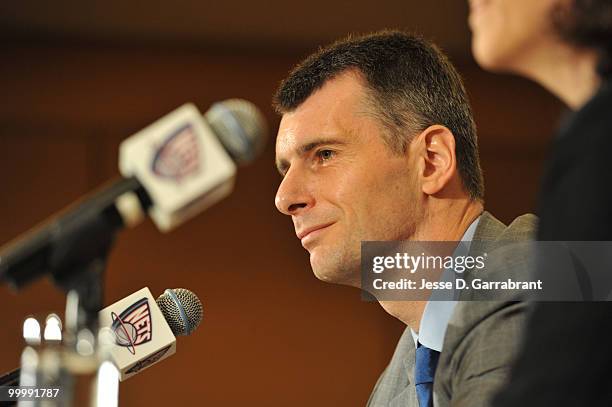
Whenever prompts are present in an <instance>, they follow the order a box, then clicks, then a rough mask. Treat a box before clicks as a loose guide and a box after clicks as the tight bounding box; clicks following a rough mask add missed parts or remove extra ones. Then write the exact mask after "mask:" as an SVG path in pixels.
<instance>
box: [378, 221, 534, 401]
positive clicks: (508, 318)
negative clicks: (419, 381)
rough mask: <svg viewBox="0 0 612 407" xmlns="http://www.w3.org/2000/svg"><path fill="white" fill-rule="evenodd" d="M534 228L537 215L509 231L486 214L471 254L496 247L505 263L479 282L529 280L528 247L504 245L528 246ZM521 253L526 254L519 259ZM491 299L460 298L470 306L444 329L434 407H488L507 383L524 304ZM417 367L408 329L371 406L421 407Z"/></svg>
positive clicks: (476, 294) (483, 296) (496, 264)
mask: <svg viewBox="0 0 612 407" xmlns="http://www.w3.org/2000/svg"><path fill="white" fill-rule="evenodd" d="M535 227H536V217H535V216H533V215H523V216H520V217H518V218H517V219H515V220H514V222H512V224H511V225H510V226H507V227H506V226H505V225H504V224H503V223H501V222H500V221H499V220H497V219H495V218H494V217H493V216H492V215H491V214H490V213H488V212H484V213H483V214H482V216H481V218H480V222H479V223H478V227H477V229H476V233H475V235H474V239H473V243H472V245H471V247H470V251H473V250H474V246H478V243H477V242H485V244H491V243H494V242H498V243H500V244H499V245H498V246H499V250H498V251H497V254H498V255H497V256H495V257H496V258H498V259H499V258H501V259H502V260H501V261H499V260H498V261H497V262H493V263H487V267H486V269H485V270H479V271H478V274H479V277H482V276H483V275H486V277H487V278H489V279H495V278H496V277H495V276H496V275H502V276H503V275H508V273H512V276H513V278H517V279H525V280H526V279H527V278H528V277H527V276H528V274H527V273H528V270H527V269H528V267H527V265H526V261H527V260H526V257H527V256H526V250H527V249H526V247H522V246H518V247H517V246H514V247H509V245H507V244H506V242H521V241H522V242H527V241H528V240H530V239H531V238H532V237H533V235H534V232H535ZM501 242H504V244H501ZM487 247H489V246H487ZM490 247H491V248H494V247H493V246H490ZM480 249H481V250H482V248H480ZM506 249H508V250H506ZM523 249H524V250H525V253H521V251H522V250H523ZM504 250H506V251H507V253H504ZM523 262H525V264H523ZM482 273H486V274H482ZM517 273H518V274H519V275H517ZM474 274H476V272H473V273H467V272H466V276H465V278H466V280H467V281H469V280H470V279H471V278H475V277H476V276H475V275H474ZM487 295H490V293H489V294H487V293H482V294H481V292H480V291H476V290H474V291H471V292H465V291H464V292H462V295H461V297H460V299H461V300H466V299H469V300H472V301H460V302H459V303H458V304H457V306H456V308H455V311H454V312H453V316H452V317H451V320H450V321H449V324H448V327H447V329H446V334H445V337H444V346H443V349H442V353H441V354H440V359H439V362H438V368H437V370H436V376H435V379H434V406H436V407H446V406H451V405H452V406H453V407H457V406H461V407H479V406H488V405H490V400H491V398H492V396H493V395H494V394H495V392H496V390H497V389H498V388H499V387H500V386H501V385H503V384H504V383H505V381H506V379H507V376H508V373H509V367H510V364H511V362H512V360H513V358H514V355H515V354H516V351H517V350H518V347H519V345H520V337H521V334H520V330H521V329H522V325H523V322H524V319H525V316H526V315H525V312H526V304H525V303H523V302H517V301H516V300H517V298H513V297H510V296H509V297H508V298H506V299H504V301H500V300H499V297H495V298H494V299H495V301H490V300H492V299H493V298H486V296H487ZM414 361H415V346H414V340H413V338H412V334H411V332H410V328H407V329H406V330H405V331H404V333H403V335H402V337H401V338H400V340H399V343H398V344H397V347H396V349H395V353H394V354H393V357H392V359H391V362H390V363H389V365H388V366H387V368H386V369H385V371H384V372H383V373H382V375H381V376H380V378H379V379H378V382H377V383H376V386H375V387H374V390H373V392H372V395H371V396H370V400H369V401H368V406H369V407H387V406H389V407H399V406H402V407H404V406H410V407H419V404H418V401H417V398H416V390H415V387H414V380H413V379H414Z"/></svg>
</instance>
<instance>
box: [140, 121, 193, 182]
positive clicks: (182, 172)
mask: <svg viewBox="0 0 612 407" xmlns="http://www.w3.org/2000/svg"><path fill="white" fill-rule="evenodd" d="M151 169H152V171H153V173H154V174H155V175H157V176H159V177H162V178H170V179H172V180H174V181H176V182H181V181H182V180H183V179H184V178H185V177H187V176H189V175H193V174H196V173H197V172H198V171H199V169H200V149H199V145H198V137H197V135H196V133H195V131H194V129H193V126H192V125H191V124H186V125H184V126H182V127H180V128H179V129H178V130H176V131H175V132H173V133H172V134H170V136H168V138H166V140H165V141H164V142H163V143H162V144H161V146H159V147H158V148H157V151H156V152H155V155H154V157H153V163H152V168H151Z"/></svg>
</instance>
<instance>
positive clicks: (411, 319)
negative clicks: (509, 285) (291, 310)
mask: <svg viewBox="0 0 612 407" xmlns="http://www.w3.org/2000/svg"><path fill="white" fill-rule="evenodd" d="M275 106H276V109H277V111H278V112H279V113H280V114H281V115H282V119H281V123H280V127H279V131H278V136H277V142H276V156H277V158H276V160H277V167H278V169H279V171H280V173H281V175H282V176H283V180H282V182H281V184H280V186H279V188H278V192H277V195H276V206H277V208H278V210H279V211H281V212H282V213H284V214H286V215H290V216H291V217H292V220H293V223H294V227H295V232H296V234H297V237H298V238H299V239H300V241H301V243H302V246H303V247H304V248H305V249H306V250H308V252H309V253H310V264H311V266H312V269H313V271H314V273H315V275H316V276H317V277H318V278H319V279H321V280H323V281H326V282H330V283H338V284H345V285H350V286H354V287H360V285H361V280H360V273H359V270H360V247H361V242H362V241H381V240H389V241H392V240H420V241H459V240H466V241H470V240H472V239H473V240H495V239H498V238H502V239H505V240H521V239H526V238H527V237H528V235H529V234H530V232H531V230H532V227H533V218H532V217H523V218H521V219H519V220H517V221H515V222H514V223H513V225H511V226H510V227H508V228H506V226H504V225H503V224H502V223H501V222H499V221H498V220H496V219H495V218H493V217H492V216H491V215H490V214H488V213H486V212H483V203H482V199H483V192H484V191H483V189H484V188H483V180H482V173H481V169H480V164H479V157H478V150H477V140H476V131H475V126H474V123H473V119H472V114H471V109H470V106H469V104H468V101H467V97H466V93H465V89H464V88H463V85H462V83H461V80H460V77H459V75H458V74H457V72H456V71H455V69H454V68H453V67H452V65H451V64H450V63H449V62H448V60H447V59H446V58H445V57H444V56H443V55H442V53H441V52H440V51H439V50H438V49H437V48H435V47H434V46H432V45H431V44H428V43H427V42H425V41H423V40H421V39H419V38H416V37H413V36H409V35H406V34H403V33H400V32H382V33H377V34H372V35H368V36H364V37H358V38H348V39H346V40H343V41H340V42H337V43H335V44H332V45H331V46H329V47H327V48H324V49H322V50H320V51H319V52H317V53H315V54H314V55H312V56H310V57H309V58H307V59H306V60H305V61H304V62H302V63H301V64H300V65H298V66H297V67H296V68H295V69H294V70H293V71H292V72H291V73H290V75H289V77H288V78H287V79H285V80H284V81H283V82H282V84H281V85H280V88H279V90H278V92H277V94H276V95H275ZM379 302H380V304H381V305H382V307H383V308H384V309H385V310H386V311H387V312H388V313H389V314H391V315H393V316H395V317H396V318H398V319H400V320H401V321H403V322H404V323H405V324H406V325H407V326H408V327H407V329H406V332H405V333H404V335H403V336H402V338H401V339H400V342H399V344H398V346H397V349H396V351H395V355H394V356H393V359H392V360H391V363H390V364H389V366H388V367H387V369H386V371H385V372H384V373H383V375H382V376H381V378H380V380H379V382H378V383H377V385H376V387H375V390H374V392H373V394H372V396H371V398H370V401H369V405H371V406H388V405H390V406H394V405H397V406H400V405H401V406H405V405H407V406H420V407H425V406H431V405H432V402H433V400H435V402H434V404H435V405H437V406H443V405H449V404H450V403H451V401H452V402H453V405H470V406H476V405H479V406H480V405H486V404H487V403H488V401H489V398H490V396H491V394H492V393H493V392H494V390H495V389H497V388H498V387H499V385H500V384H501V383H503V381H504V380H505V378H506V376H505V370H506V367H507V366H508V365H509V363H510V361H511V358H512V356H513V355H514V351H515V348H516V345H517V344H516V340H515V338H517V337H518V335H517V331H518V330H519V329H520V323H521V321H522V318H523V312H522V311H523V305H522V304H521V303H480V302H465V303H460V304H459V305H457V303H455V302H440V303H434V302H429V303H425V302H422V301H383V300H380V301H379ZM451 316H452V320H451ZM449 320H451V323H450V325H449ZM447 326H448V329H447ZM445 332H446V334H445ZM440 352H441V354H440ZM438 357H439V363H438V366H439V369H438V370H437V373H436V378H435V380H433V377H432V374H431V373H432V372H433V371H434V370H435V367H436V362H437V361H438ZM427 372H429V376H427ZM415 378H416V379H418V380H415ZM432 380H433V383H434V385H435V389H433V392H432Z"/></svg>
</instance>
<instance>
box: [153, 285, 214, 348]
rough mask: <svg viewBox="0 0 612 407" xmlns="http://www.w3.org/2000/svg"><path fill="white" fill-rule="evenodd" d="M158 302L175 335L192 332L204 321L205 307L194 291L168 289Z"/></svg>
mask: <svg viewBox="0 0 612 407" xmlns="http://www.w3.org/2000/svg"><path fill="white" fill-rule="evenodd" d="M156 302H157V306H158V307H159V309H160V310H161V312H162V314H163V315H164V318H165V319H166V322H168V325H169V326H170V329H171V330H172V333H174V335H175V336H179V335H189V334H191V333H192V332H193V331H194V330H195V329H196V328H197V327H198V325H200V322H202V317H203V315H204V307H203V306H202V302H201V301H200V299H199V298H198V296H197V295H195V294H194V293H193V291H190V290H187V289H185V288H174V289H167V290H166V291H164V293H163V294H162V295H160V296H159V298H157V300H156Z"/></svg>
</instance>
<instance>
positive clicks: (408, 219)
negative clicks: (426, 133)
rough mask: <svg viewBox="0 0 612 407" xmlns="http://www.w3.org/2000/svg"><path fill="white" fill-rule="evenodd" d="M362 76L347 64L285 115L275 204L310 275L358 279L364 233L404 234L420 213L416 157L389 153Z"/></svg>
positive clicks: (378, 237)
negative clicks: (295, 239)
mask: <svg viewBox="0 0 612 407" xmlns="http://www.w3.org/2000/svg"><path fill="white" fill-rule="evenodd" d="M361 83H362V80H361V79H360V77H359V76H358V75H357V74H356V73H353V72H346V73H343V74H341V75H339V76H338V77H336V78H334V79H332V80H330V81H328V82H327V83H326V84H325V85H324V86H323V87H322V88H321V89H320V90H318V91H316V92H315V93H313V94H312V95H311V96H310V97H309V98H308V99H307V100H306V101H305V102H304V103H302V104H301V105H300V106H299V107H298V108H297V109H296V110H294V111H292V112H290V113H287V114H285V115H283V118H282V120H281V123H280V127H279V131H278V136H277V139H276V160H277V166H278V167H279V170H280V172H281V174H283V175H284V177H283V181H282V182H281V184H280V186H279V188H278V192H277V193H276V201H275V202H276V207H277V208H278V210H279V211H281V212H282V213H284V214H286V215H290V216H291V218H292V220H293V224H294V227H295V232H296V234H297V236H298V238H299V239H300V240H301V243H302V246H303V247H304V248H305V249H306V250H308V252H309V253H310V264H311V266H312V269H313V271H314V273H315V275H316V276H317V277H318V278H319V279H321V280H324V281H328V282H334V283H341V284H347V285H352V286H359V284H360V278H359V268H360V250H361V241H364V240H400V239H408V238H409V237H410V236H411V234H412V233H413V231H414V228H415V223H416V221H417V218H418V216H419V213H420V211H419V208H420V207H421V203H420V202H419V200H420V199H422V194H420V193H419V191H418V188H417V182H418V177H417V171H416V170H415V169H414V167H415V162H416V158H414V157H412V155H411V154H410V148H409V149H408V152H407V153H402V154H398V153H394V152H392V151H391V149H390V148H389V147H388V145H387V144H385V141H384V139H383V133H382V131H383V127H382V125H381V124H380V122H379V121H378V120H377V119H375V118H374V117H372V115H371V114H369V113H368V108H367V107H366V104H365V100H366V94H365V89H364V87H363V85H362V84H361Z"/></svg>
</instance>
